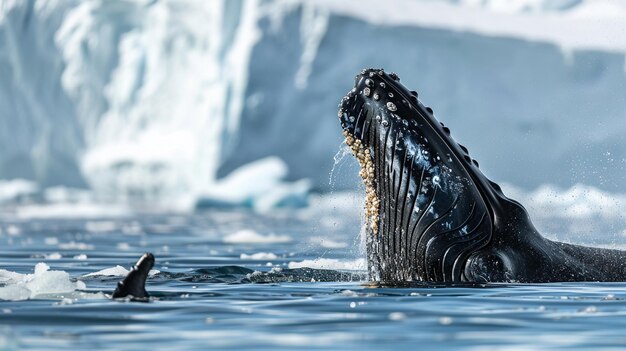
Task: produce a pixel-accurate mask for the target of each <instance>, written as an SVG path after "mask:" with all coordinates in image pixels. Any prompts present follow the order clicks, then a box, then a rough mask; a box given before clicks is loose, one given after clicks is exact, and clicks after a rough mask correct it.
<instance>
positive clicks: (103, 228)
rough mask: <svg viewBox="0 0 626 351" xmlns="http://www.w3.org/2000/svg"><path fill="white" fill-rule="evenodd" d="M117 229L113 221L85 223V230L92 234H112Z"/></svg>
mask: <svg viewBox="0 0 626 351" xmlns="http://www.w3.org/2000/svg"><path fill="white" fill-rule="evenodd" d="M115 229H117V224H116V223H115V222H113V221H89V222H87V223H85V230H87V231H88V232H92V233H101V232H112V231H114V230H115Z"/></svg>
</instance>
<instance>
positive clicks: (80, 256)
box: [74, 254, 87, 261]
mask: <svg viewBox="0 0 626 351" xmlns="http://www.w3.org/2000/svg"><path fill="white" fill-rule="evenodd" d="M74 259H75V260H78V261H84V260H86V259H87V255H85V254H80V255H76V256H74Z"/></svg>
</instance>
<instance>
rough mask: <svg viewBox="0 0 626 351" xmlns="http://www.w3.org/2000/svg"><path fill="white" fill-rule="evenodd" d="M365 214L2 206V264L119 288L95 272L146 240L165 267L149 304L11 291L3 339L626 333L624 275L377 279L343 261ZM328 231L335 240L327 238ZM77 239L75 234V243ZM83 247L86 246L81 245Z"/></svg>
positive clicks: (545, 341)
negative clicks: (32, 212) (540, 280)
mask: <svg viewBox="0 0 626 351" xmlns="http://www.w3.org/2000/svg"><path fill="white" fill-rule="evenodd" d="M359 223H360V220H359V218H358V214H357V215H350V214H347V213H344V212H342V211H340V210H336V211H333V210H332V209H331V210H330V211H328V213H316V212H314V211H313V212H312V211H307V210H299V211H296V210H293V211H284V212H276V213H272V214H268V215H259V214H253V213H249V212H245V211H205V212H202V213H196V214H187V215H180V214H162V213H159V214H154V213H153V214H132V215H131V214H129V215H127V216H121V217H115V218H90V219H84V218H83V219H80V218H66V219H50V218H47V219H46V218H39V219H35V218H29V219H23V218H22V219H17V217H14V216H4V217H2V220H1V222H0V226H1V228H2V233H1V234H0V244H1V249H0V250H1V251H0V268H2V269H7V270H10V271H15V272H19V273H32V271H33V267H34V265H35V264H36V263H38V262H46V263H47V264H48V265H49V266H50V267H51V269H53V270H63V271H66V272H68V273H69V274H70V275H71V277H73V278H75V279H80V280H81V281H83V282H84V283H85V284H86V286H87V288H86V290H85V291H86V292H88V293H97V292H105V293H110V292H111V291H112V290H113V289H114V288H115V284H116V282H117V281H118V280H119V279H120V278H119V277H83V275H85V274H87V273H93V272H96V271H99V270H101V269H105V268H111V267H114V266H116V265H122V266H125V267H129V266H131V265H132V264H133V263H134V261H135V260H136V259H137V258H138V257H139V256H140V255H141V254H142V253H144V252H148V251H150V252H153V253H154V254H155V256H156V258H157V264H156V266H155V268H156V269H158V270H159V271H160V273H158V274H156V275H154V276H152V277H151V278H150V279H149V280H148V284H147V289H148V291H149V292H150V293H151V295H152V296H153V298H152V300H151V301H150V302H148V303H139V302H123V301H112V300H108V299H106V298H102V297H100V298H98V297H97V295H95V294H93V295H92V298H76V297H75V296H74V295H69V297H68V296H44V297H37V298H34V299H30V300H25V301H0V345H1V347H0V349H3V350H29V349H37V350H59V349H91V350H204V349H218V350H242V349H254V350H294V349H303V350H318V349H319V350H322V349H324V350H326V349H328V350H336V349H359V350H381V349H397V350H409V349H419V350H430V349H432V350H435V349H437V350H440V349H476V350H497V349H511V348H516V349H533V350H535V349H599V348H613V349H622V348H623V347H625V346H626V333H625V332H624V330H625V327H626V300H625V298H626V284H623V283H567V284H532V285H531V284H492V285H475V286H443V285H431V286H428V285H413V286H405V287H383V286H377V285H374V284H370V283H367V281H366V276H365V273H364V272H363V270H358V269H356V270H355V269H349V270H346V267H342V266H341V263H342V262H343V263H346V262H348V263H350V262H353V261H355V260H356V259H358V258H362V257H363V253H362V250H361V249H360V248H359V246H360V245H359V242H360V239H359V234H358V233H359V227H360V224H359ZM239 230H253V231H255V232H257V233H259V234H260V235H268V234H270V233H274V234H276V235H282V236H288V237H289V238H291V240H290V241H288V242H260V243H225V242H224V237H225V236H227V235H229V234H232V233H234V232H237V231H239ZM51 238H54V239H51ZM320 238H321V239H320ZM324 239H327V240H332V242H333V243H334V244H333V245H324V244H323V243H322V242H323V241H324ZM283 241H284V240H283ZM67 243H73V244H72V245H63V244H67ZM337 243H339V244H337ZM341 243H344V244H345V245H340V244H341ZM81 244H86V245H82V246H81ZM341 246H345V247H341ZM63 247H65V249H63ZM259 252H265V253H273V254H275V255H276V256H277V258H276V259H271V260H267V259H259V260H249V259H242V258H241V254H242V253H245V254H253V253H259ZM52 253H58V254H59V255H56V257H54V256H55V255H52V256H51V255H50V254H52ZM81 254H84V255H87V259H85V260H80V259H76V258H74V257H77V256H78V255H81ZM59 256H61V257H60V258H59ZM46 257H48V258H46ZM50 257H52V258H55V259H51V258H50ZM320 257H321V258H326V259H330V260H331V261H330V262H338V266H337V267H338V268H334V269H319V268H320V267H317V268H318V269H309V268H293V267H295V266H293V264H292V268H289V263H290V262H302V261H303V260H313V259H316V258H320ZM332 260H336V261H332ZM268 261H270V262H271V263H268ZM330 268H332V267H330ZM347 268H350V267H347ZM356 268H358V267H356Z"/></svg>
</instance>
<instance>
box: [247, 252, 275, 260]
mask: <svg viewBox="0 0 626 351" xmlns="http://www.w3.org/2000/svg"><path fill="white" fill-rule="evenodd" d="M239 258H241V259H242V260H257V261H258V260H275V259H277V258H278V256H276V254H273V253H271V252H257V253H253V254H250V255H248V254H245V253H242V254H241V255H239Z"/></svg>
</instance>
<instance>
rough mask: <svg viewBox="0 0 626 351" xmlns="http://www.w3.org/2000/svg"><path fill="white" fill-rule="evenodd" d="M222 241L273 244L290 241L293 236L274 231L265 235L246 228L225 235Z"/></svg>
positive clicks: (227, 242) (228, 242)
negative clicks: (278, 233)
mask: <svg viewBox="0 0 626 351" xmlns="http://www.w3.org/2000/svg"><path fill="white" fill-rule="evenodd" d="M222 241H223V242H224V243H226V244H271V243H288V242H290V241H291V237H290V236H288V235H277V234H274V233H271V234H268V235H263V234H259V233H257V232H255V231H253V230H249V229H244V230H240V231H238V232H235V233H232V234H229V235H227V236H225V237H224V238H223V239H222Z"/></svg>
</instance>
